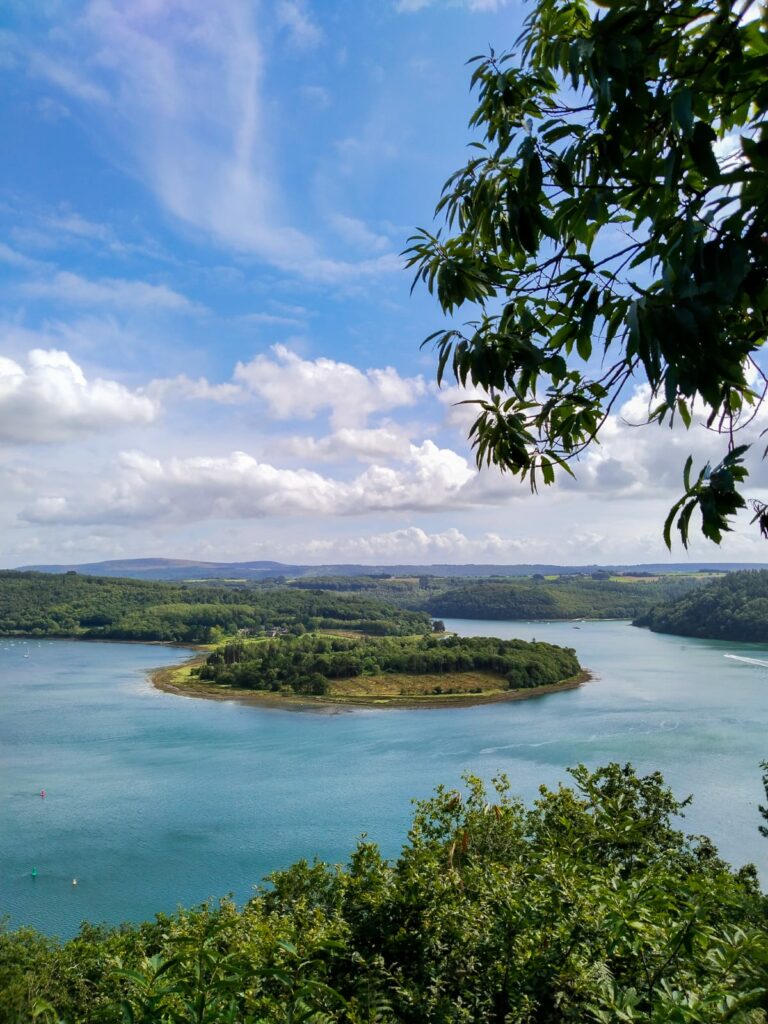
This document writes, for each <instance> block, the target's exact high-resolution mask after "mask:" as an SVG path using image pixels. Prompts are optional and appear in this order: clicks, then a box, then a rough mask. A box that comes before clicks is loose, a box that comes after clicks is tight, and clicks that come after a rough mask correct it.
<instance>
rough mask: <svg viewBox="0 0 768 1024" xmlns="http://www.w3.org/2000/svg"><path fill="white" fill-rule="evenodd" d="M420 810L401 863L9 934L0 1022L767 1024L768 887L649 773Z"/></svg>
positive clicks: (277, 880) (582, 773)
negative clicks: (215, 900)
mask: <svg viewBox="0 0 768 1024" xmlns="http://www.w3.org/2000/svg"><path fill="white" fill-rule="evenodd" d="M572 774H573V783H574V784H573V786H572V787H571V788H568V787H561V788H559V789H557V790H555V791H548V790H546V789H543V790H542V792H541V795H540V797H539V799H538V800H537V801H536V803H535V804H534V806H533V807H532V808H530V809H527V808H526V807H525V806H524V805H523V804H522V803H521V802H520V801H519V800H516V799H513V798H510V796H509V795H508V791H507V790H508V786H507V783H506V780H504V779H501V780H497V792H495V793H494V792H491V793H486V792H485V791H484V790H483V787H482V785H481V784H480V782H479V781H478V780H476V779H469V780H468V793H466V794H462V793H460V792H456V791H451V790H443V789H440V790H438V792H437V795H436V796H435V797H434V798H433V799H432V800H429V801H426V802H424V803H421V804H420V805H419V806H418V808H417V810H416V814H415V818H414V822H413V826H412V828H411V830H410V831H409V833H408V839H407V844H406V846H405V847H404V849H403V852H402V854H401V855H400V857H399V858H398V859H397V861H395V862H389V861H387V860H385V859H384V858H383V857H382V856H381V854H380V852H379V850H378V848H377V847H376V846H375V845H374V844H372V843H370V842H366V841H362V842H361V843H360V844H359V845H358V847H357V849H356V850H355V851H354V852H353V853H352V855H351V857H350V859H349V862H348V864H347V865H346V866H343V867H340V866H334V865H326V864H312V865H310V864H308V863H307V862H306V861H300V862H299V863H298V864H295V865H294V866H293V867H291V868H289V869H287V870H286V871H281V872H279V873H277V874H275V875H273V876H272V877H271V879H270V884H269V886H268V887H266V888H263V889H261V890H260V891H259V892H258V894H257V896H256V897H255V898H254V899H253V900H251V901H250V902H249V903H248V904H247V905H246V906H245V907H244V908H242V909H238V908H237V907H235V906H234V905H233V904H232V903H231V902H229V901H224V902H223V903H222V904H221V905H219V906H209V907H202V908H197V909H194V910H180V911H178V912H177V913H175V914H173V915H171V916H167V915H160V916H158V918H157V919H156V920H155V921H153V922H147V923H145V924H142V925H135V926H124V927H122V928H119V929H114V930H111V929H110V930H108V929H103V928H98V927H94V926H91V925H84V926H83V928H82V930H81V933H80V935H79V936H77V937H76V938H75V939H73V940H72V941H70V942H68V943H66V944H63V945H62V944H60V943H58V942H56V941H55V940H51V939H46V938H44V937H43V936H42V935H39V934H36V933H35V932H33V931H32V930H31V929H23V930H20V931H17V932H9V933H5V934H3V933H2V932H1V931H0V1020H2V1021H4V1022H5V1021H7V1022H9V1024H11V1022H13V1024H22V1022H24V1024H26V1022H31V1021H33V1020H35V1021H39V1022H47V1024H54V1022H58V1021H66V1022H67V1024H97V1022H98V1024H121V1022H133V1024H150V1022H151V1024H182V1022H185V1024H191V1022H200V1024H203V1022H209V1024H224V1022H241V1024H285V1022H288V1021H293V1022H296V1024H299V1022H305V1024H310V1022H315V1024H318V1022H320V1021H323V1022H326V1024H373V1022H378V1024H446V1022H448V1021H452V1022H456V1024H460V1022H464V1024H473V1022H486V1024H494V1022H504V1021H506V1022H513V1021H516V1022H534V1021H538V1022H541V1024H555V1022H572V1024H576V1022H581V1021H584V1022H588V1021H592V1022H593V1024H614V1022H620V1021H625V1022H632V1021H635V1022H638V1024H639V1022H649V1024H650V1022H658V1024H662V1022H668V1021H669V1022H671V1021H679V1022H681V1024H702V1022H707V1024H718V1022H719V1024H724V1022H725V1021H730V1022H731V1024H758V1022H760V1021H765V1009H766V1007H768V993H767V992H766V987H767V986H766V968H767V967H768V942H767V941H766V905H765V897H764V896H763V895H762V894H761V893H760V890H759V888H758V885H757V883H756V880H755V873H754V869H743V870H741V871H734V870H732V869H731V868H729V867H728V866H727V865H726V864H724V863H723V862H722V861H721V860H720V859H719V858H718V857H717V854H716V851H715V849H714V847H713V846H712V844H711V843H710V842H709V840H707V839H705V838H702V837H692V838H686V837H685V836H684V835H683V833H682V832H680V831H677V829H676V828H675V827H674V825H673V822H675V824H676V823H677V821H678V819H677V818H676V814H677V813H678V812H679V811H680V810H681V806H682V805H681V804H679V803H678V802H677V801H676V800H675V799H674V797H673V796H672V795H671V794H670V793H669V792H668V791H667V790H666V788H665V787H664V785H663V782H662V780H661V777H660V776H659V775H658V774H654V775H650V776H647V777H645V778H640V777H638V776H636V775H635V773H634V772H633V771H632V769H631V768H630V767H629V766H623V767H622V766H619V765H617V764H613V765H609V766H608V767H606V768H602V769H598V770H597V771H595V772H594V773H590V772H588V771H587V769H586V768H583V767H582V768H578V769H576V770H574V771H573V773H572Z"/></svg>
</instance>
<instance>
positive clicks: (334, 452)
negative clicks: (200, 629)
mask: <svg viewBox="0 0 768 1024" xmlns="http://www.w3.org/2000/svg"><path fill="white" fill-rule="evenodd" d="M525 13H526V5H525V4H523V3H521V2H519V0H507V2H505V0H269V2H267V0H217V2H216V3H215V4H214V3H210V0H131V3H125V2H124V0H89V2H70V0H35V2H34V3H29V2H28V0H5V3H4V4H3V9H2V12H1V13H0V75H1V76H2V79H3V81H2V89H0V97H1V98H0V133H1V134H2V138H3V140H4V143H5V146H4V150H5V158H4V160H3V161H2V166H0V224H1V225H2V230H1V231H0V565H2V566H5V567H13V566H18V565H23V564H38V563H45V562H66V563H76V562H82V561H96V560H101V559H106V558H134V557H169V558H190V559H211V560H219V559H221V560H244V559H276V560H280V561H287V562H301V563H309V564H324V563H332V562H360V563H364V564H384V565H386V564H392V563H403V562H412V563H419V564H429V563H446V562H454V563H466V562H476V563H515V562H557V563H564V564H585V563H596V562H597V563H600V562H604V563H607V562H656V561H664V560H674V561H677V562H683V561H691V562H692V563H693V564H695V562H696V561H697V560H698V561H701V560H707V561H718V560H722V561H763V560H764V558H765V554H764V552H765V546H764V545H765V542H763V541H762V540H761V539H760V538H759V536H758V534H757V532H756V529H755V527H754V526H753V527H750V526H749V517H744V518H743V519H742V520H741V521H739V523H738V524H737V528H736V529H735V530H734V532H733V534H731V535H730V536H728V537H727V538H726V540H725V541H724V543H723V544H722V545H721V546H720V547H719V548H718V547H715V546H713V545H711V544H709V543H707V542H704V541H702V540H700V539H698V538H696V539H695V540H694V543H693V544H692V545H691V549H690V551H689V552H688V553H686V552H685V551H684V550H683V549H682V547H681V546H680V545H677V546H676V547H675V548H674V549H673V551H672V553H671V554H669V553H668V552H667V551H666V548H665V547H664V544H663V540H662V536H661V530H662V524H663V520H664V516H665V513H666V511H667V509H668V508H669V506H670V505H671V503H672V502H673V501H674V500H675V499H676V498H677V497H678V496H679V494H680V493H681V480H682V467H683V463H684V462H685V458H686V456H687V455H688V454H689V453H692V454H693V455H694V460H695V463H696V465H702V464H703V463H704V462H706V461H707V459H708V458H711V459H713V460H714V461H717V460H719V458H720V457H721V455H722V447H723V446H722V440H721V439H718V438H717V437H713V435H712V434H711V433H710V432H708V431H706V430H705V429H704V428H703V427H702V426H700V425H696V426H695V427H694V428H693V429H692V430H691V431H690V432H689V433H687V434H686V433H685V432H681V431H680V430H679V429H675V430H669V429H667V428H659V427H657V426H650V427H642V426H641V425H640V424H642V421H643V419H644V418H645V417H646V416H647V411H648V394H647V389H646V388H645V387H644V385H643V384H642V382H637V386H636V388H635V389H634V390H629V391H628V392H627V394H626V395H625V396H624V397H625V401H624V404H623V405H622V406H621V408H619V409H617V410H616V413H615V415H612V416H611V418H610V420H609V421H608V423H607V424H606V427H605V430H604V434H603V443H602V444H601V445H600V446H599V447H597V448H593V450H592V451H590V453H589V454H588V455H587V456H585V458H584V459H583V460H582V462H581V463H580V464H579V465H578V466H577V467H575V468H576V474H577V478H576V480H575V481H570V480H563V481H562V482H558V483H557V484H556V485H555V486H554V487H551V488H546V489H545V490H544V491H543V492H540V493H539V494H537V495H532V494H531V492H530V489H529V487H528V485H527V484H526V483H521V482H519V481H516V480H514V479H512V478H510V477H509V476H502V475H501V474H499V473H497V472H496V471H491V470H484V471H480V472H479V471H478V470H477V468H476V466H475V463H474V459H473V455H472V451H471V448H470V446H469V445H468V443H467V438H466V435H467V430H468V426H469V424H470V423H471V420H472V418H473V417H472V411H471V410H472V407H471V406H469V407H468V406H466V405H461V404H457V403H459V402H460V401H461V400H462V399H463V398H466V397H467V395H465V394H461V393H460V392H459V391H458V389H456V388H455V387H451V386H444V387H443V388H442V389H439V388H438V387H437V385H436V383H435V365H436V364H435V355H434V352H433V351H432V350H430V348H429V347H426V348H422V347H421V342H422V341H423V339H424V338H425V337H426V336H427V335H428V334H429V333H431V332H432V331H434V330H436V329H437V328H439V327H440V326H441V323H442V319H441V315H440V312H439V309H438V307H437V303H436V301H435V299H434V298H433V297H431V296H429V294H428V293H426V291H425V290H424V289H423V288H417V289H416V290H415V291H414V292H413V293H411V276H410V274H409V272H408V271H406V270H405V269H404V267H403V258H402V256H401V253H402V251H403V249H404V248H405V247H406V245H407V239H408V236H409V235H410V234H411V233H412V232H413V230H414V228H416V227H417V226H419V227H421V226H426V227H430V226H432V224H433V220H432V217H433V210H434V206H435V203H436V201H437V199H438V198H439V194H440V189H441V187H442V184H443V182H444V181H445V179H446V178H447V177H448V176H449V175H450V174H451V173H452V172H453V171H454V170H455V169H457V168H458V167H459V166H461V165H462V163H463V162H464V161H465V160H466V159H467V155H468V150H467V144H468V142H469V141H470V140H471V138H472V136H471V135H470V133H469V130H468V128H467V121H468V118H469V116H470V114H471V111H472V97H471V95H470V93H469V89H468V85H469V72H468V70H467V67H466V60H467V59H468V58H469V57H471V56H473V55H475V54H479V53H485V52H487V51H488V48H489V46H493V47H494V48H495V49H497V50H501V51H503V50H505V49H507V48H510V47H511V45H512V43H513V41H514V39H515V38H516V36H517V35H518V33H519V31H520V28H521V25H522V20H523V17H524V15H525ZM469 397H472V396H469ZM766 420H768V414H766V415H765V416H764V415H763V414H762V413H761V414H760V415H759V416H758V417H757V419H756V421H755V423H754V424H753V426H752V428H751V435H750V436H751V437H753V438H756V437H757V436H758V435H759V432H760V430H761V429H764V428H765V426H766V425H768V423H767V422H764V421H766ZM767 486H768V475H767V474H766V469H765V467H764V465H763V464H762V463H760V462H759V461H755V462H754V465H753V476H752V481H751V486H750V494H752V495H754V496H757V497H760V496H763V497H765V494H766V487H767Z"/></svg>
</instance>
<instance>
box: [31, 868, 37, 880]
mask: <svg viewBox="0 0 768 1024" xmlns="http://www.w3.org/2000/svg"><path fill="white" fill-rule="evenodd" d="M32 877H33V878H37V868H32Z"/></svg>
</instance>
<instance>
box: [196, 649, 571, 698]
mask: <svg viewBox="0 0 768 1024" xmlns="http://www.w3.org/2000/svg"><path fill="white" fill-rule="evenodd" d="M580 669H581V666H580V665H579V662H578V660H577V658H576V655H575V653H574V652H573V651H572V650H570V649H567V648H564V647H556V646H554V645H553V644H545V643H526V641H524V640H497V639H495V638H493V637H458V636H439V637H438V636H427V637H421V638H399V637H398V638H395V637H391V638H390V637H388V638H386V639H384V638H381V639H380V638H378V637H377V638H373V637H367V638H365V639H353V638H347V637H334V636H315V635H307V636H303V637H297V638H289V637H286V638H281V639H278V640H274V641H272V642H270V643H242V642H240V643H229V644H226V645H224V646H223V648H220V649H219V650H217V651H214V652H213V653H212V654H210V655H209V656H208V659H207V663H206V664H205V665H204V666H202V668H201V669H200V671H199V675H200V678H201V679H204V680H211V681H213V682H215V683H219V684H223V685H226V686H234V687H237V688H242V689H248V690H280V689H282V688H283V687H287V688H289V689H291V690H293V691H294V693H306V694H318V695H319V694H323V693H325V692H326V691H327V688H328V681H329V680H331V679H352V678H354V677H356V676H361V675H368V676H378V675H381V674H383V673H390V672H394V673H407V674H408V675H416V676H418V675H432V674H437V675H441V674H446V675H450V674H451V673H454V672H469V671H473V670H479V671H482V672H490V673H494V674H496V675H498V676H500V677H503V679H504V681H505V685H506V687H507V688H509V689H510V690H517V689H521V688H524V687H529V686H543V685H546V684H549V683H559V682H562V681H563V680H565V679H568V678H570V677H572V676H575V675H576V674H577V673H578V672H579V671H580Z"/></svg>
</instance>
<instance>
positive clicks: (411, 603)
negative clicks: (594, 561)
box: [292, 573, 702, 619]
mask: <svg viewBox="0 0 768 1024" xmlns="http://www.w3.org/2000/svg"><path fill="white" fill-rule="evenodd" d="M596 575H598V576H599V575H600V574H596ZM701 584H702V579H701V578H700V577H699V576H694V575H691V576H681V575H669V576H658V577H654V576H647V577H642V576H640V577H610V576H609V575H608V574H607V573H605V574H604V578H590V577H577V578H574V577H571V576H560V577H556V578H554V579H548V578H545V577H544V576H535V577H529V578H527V579H509V580H500V579H494V580H481V579H478V580H472V581H469V582H468V581H467V580H466V579H441V578H439V577H431V576H414V577H390V578H386V577H364V578H360V579H344V578H339V577H334V578H330V579H318V580H300V581H297V582H296V583H294V584H292V586H294V587H296V588H301V589H309V588H312V589H317V588H320V587H325V588H328V589H331V588H332V589H333V590H335V591H336V592H338V593H350V592H353V591H354V590H363V589H364V591H365V593H367V594H369V595H371V596H376V597H378V598H380V599H381V600H385V601H387V602H390V603H392V604H399V605H401V606H402V607H405V608H410V609H413V610H417V609H423V610H425V611H428V612H429V613H430V614H431V615H433V616H436V617H438V618H457V619H625V618H626V619H631V618H634V616H636V615H639V614H641V613H642V612H644V611H646V610H647V609H649V608H651V607H652V606H653V605H655V604H658V603H659V602H660V601H664V600H669V599H670V598H673V597H678V596H680V595H682V594H686V593H689V592H690V591H691V590H693V589H695V588H696V587H698V586H701Z"/></svg>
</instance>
